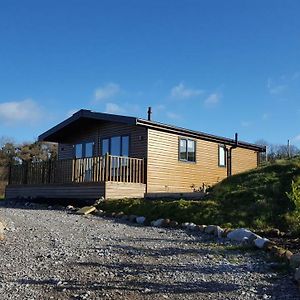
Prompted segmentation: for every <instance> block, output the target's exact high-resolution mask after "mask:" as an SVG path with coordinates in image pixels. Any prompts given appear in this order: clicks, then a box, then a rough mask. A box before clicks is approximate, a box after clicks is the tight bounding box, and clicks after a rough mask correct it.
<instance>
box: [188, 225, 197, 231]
mask: <svg viewBox="0 0 300 300" xmlns="http://www.w3.org/2000/svg"><path fill="white" fill-rule="evenodd" d="M187 229H188V230H191V231H193V230H195V229H196V224H194V223H189V225H188V226H187Z"/></svg>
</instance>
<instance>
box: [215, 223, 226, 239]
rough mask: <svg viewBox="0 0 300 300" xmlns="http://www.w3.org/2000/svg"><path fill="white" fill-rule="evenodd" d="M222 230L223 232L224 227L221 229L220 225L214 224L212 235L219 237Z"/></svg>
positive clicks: (221, 235) (221, 234)
mask: <svg viewBox="0 0 300 300" xmlns="http://www.w3.org/2000/svg"><path fill="white" fill-rule="evenodd" d="M223 232H224V229H222V228H221V227H220V226H216V227H215V232H214V235H215V236H217V237H218V238H221V237H223Z"/></svg>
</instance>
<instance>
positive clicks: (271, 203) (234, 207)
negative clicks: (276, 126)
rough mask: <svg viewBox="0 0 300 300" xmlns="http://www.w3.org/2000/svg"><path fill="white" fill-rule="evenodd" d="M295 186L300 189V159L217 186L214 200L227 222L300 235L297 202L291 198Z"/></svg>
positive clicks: (248, 173)
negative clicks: (298, 232)
mask: <svg viewBox="0 0 300 300" xmlns="http://www.w3.org/2000/svg"><path fill="white" fill-rule="evenodd" d="M292 182H294V187H295V186H298V187H299V185H300V159H291V160H278V161H276V162H274V163H270V164H267V165H265V166H262V167H260V168H258V169H255V170H251V171H248V172H245V173H242V174H239V175H235V176H232V177H230V178H227V179H225V180H223V181H222V182H220V183H219V184H217V185H216V186H214V188H213V189H212V192H211V198H212V199H214V200H215V201H217V202H218V203H219V204H220V205H221V207H222V211H220V215H219V218H220V219H221V220H222V221H223V222H224V221H226V222H230V223H232V224H233V225H239V226H244V225H245V226H249V227H253V228H265V227H277V228H280V229H282V230H293V231H295V230H296V231H298V230H299V227H300V225H299V215H298V219H297V212H296V203H295V201H296V200H295V199H294V201H293V199H291V198H292V197H289V195H288V194H291V190H292ZM299 200H300V199H298V201H299Z"/></svg>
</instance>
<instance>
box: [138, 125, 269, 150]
mask: <svg viewBox="0 0 300 300" xmlns="http://www.w3.org/2000/svg"><path fill="white" fill-rule="evenodd" d="M137 125H142V126H146V127H148V128H152V129H156V130H164V131H166V132H170V133H175V134H183V135H186V136H190V137H193V138H201V139H203V140H206V141H211V142H217V143H225V144H228V145H231V146H236V141H235V140H234V139H229V138H225V137H221V136H216V135H212V134H208V133H204V132H200V131H195V130H190V129H186V128H182V127H177V126H172V125H167V124H163V123H159V122H153V121H148V120H145V119H137ZM237 146H238V147H241V148H246V149H251V150H254V151H259V152H266V147H265V146H260V145H256V144H252V143H247V142H243V141H238V144H237Z"/></svg>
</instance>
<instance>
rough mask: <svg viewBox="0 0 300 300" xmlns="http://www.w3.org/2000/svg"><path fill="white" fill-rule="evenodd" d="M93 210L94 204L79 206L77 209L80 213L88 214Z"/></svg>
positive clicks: (94, 208)
mask: <svg viewBox="0 0 300 300" xmlns="http://www.w3.org/2000/svg"><path fill="white" fill-rule="evenodd" d="M95 210H96V207H95V206H84V207H82V208H80V209H79V210H77V213H78V214H80V215H88V214H90V213H92V212H93V211H95Z"/></svg>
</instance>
